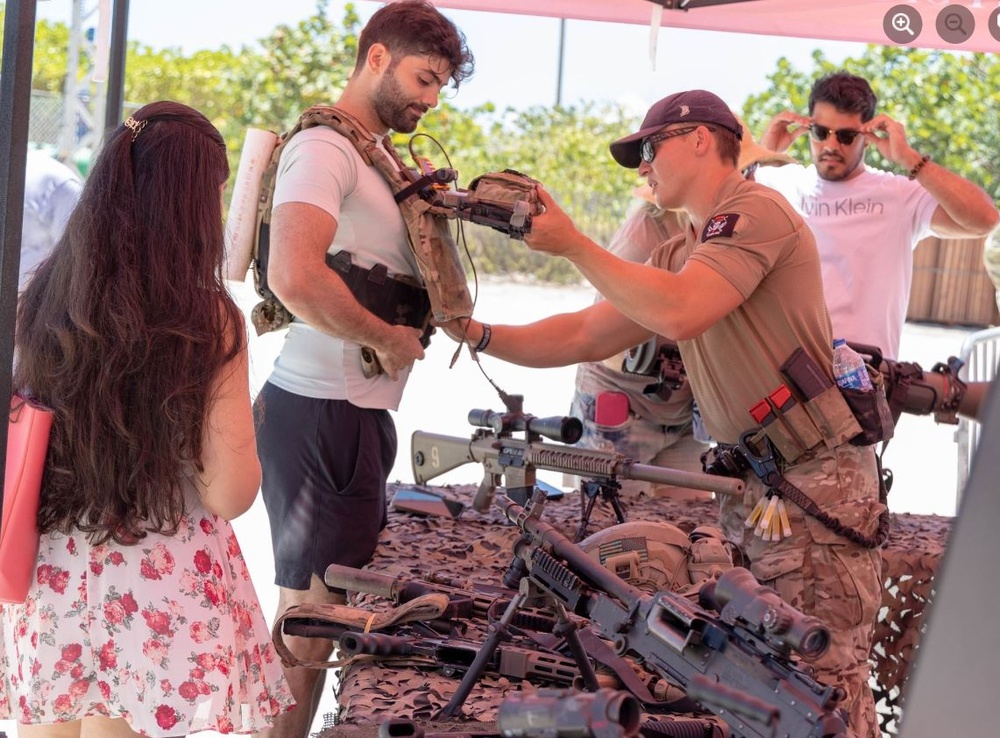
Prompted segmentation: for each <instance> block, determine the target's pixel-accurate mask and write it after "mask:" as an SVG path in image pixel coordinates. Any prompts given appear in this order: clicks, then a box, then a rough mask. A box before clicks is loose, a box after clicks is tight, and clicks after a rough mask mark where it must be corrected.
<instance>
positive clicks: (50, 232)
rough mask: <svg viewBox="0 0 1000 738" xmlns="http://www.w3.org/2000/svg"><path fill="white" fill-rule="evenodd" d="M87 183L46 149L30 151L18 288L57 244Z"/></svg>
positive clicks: (25, 188)
mask: <svg viewBox="0 0 1000 738" xmlns="http://www.w3.org/2000/svg"><path fill="white" fill-rule="evenodd" d="M82 189H83V184H82V183H81V182H80V178H79V177H78V176H77V174H76V172H74V171H73V170H72V169H70V168H69V167H67V166H66V165H65V164H61V163H60V162H58V161H56V160H55V159H53V158H52V157H51V156H49V155H48V154H46V153H44V152H42V151H29V152H28V158H27V167H26V169H25V172H24V220H23V221H22V225H21V267H20V270H19V272H18V276H17V289H18V291H21V290H23V289H24V288H25V287H26V286H27V284H28V277H30V276H31V275H32V274H34V272H35V269H36V268H37V267H38V265H39V264H41V263H42V262H43V261H44V260H45V259H47V258H48V256H49V254H51V253H52V249H53V248H55V245H56V242H57V241H59V238H60V237H61V236H62V233H63V230H64V229H65V228H66V221H68V220H69V216H70V213H72V212H73V208H74V207H76V202H77V200H79V199H80V191H81V190H82Z"/></svg>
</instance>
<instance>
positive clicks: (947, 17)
mask: <svg viewBox="0 0 1000 738" xmlns="http://www.w3.org/2000/svg"><path fill="white" fill-rule="evenodd" d="M934 26H935V28H936V29H937V32H938V35H939V36H940V37H941V40H942V41H947V42H948V43H949V44H961V43H965V42H966V41H968V40H969V39H970V38H972V32H973V31H975V30H976V18H975V16H974V15H972V11H971V10H969V9H968V8H967V7H965V6H964V5H948V6H946V7H944V8H942V9H941V12H940V13H938V16H937V21H936V22H935V23H934Z"/></svg>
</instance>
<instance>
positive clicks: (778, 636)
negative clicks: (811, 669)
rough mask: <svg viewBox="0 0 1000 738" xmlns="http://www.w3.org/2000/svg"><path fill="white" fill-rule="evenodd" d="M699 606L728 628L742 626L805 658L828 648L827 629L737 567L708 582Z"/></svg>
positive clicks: (821, 623) (703, 589)
mask: <svg viewBox="0 0 1000 738" xmlns="http://www.w3.org/2000/svg"><path fill="white" fill-rule="evenodd" d="M699 599H700V601H701V605H702V606H703V607H706V608H710V609H712V610H715V611H716V612H718V613H719V616H720V617H721V618H722V620H723V621H724V622H726V623H729V624H730V625H742V626H743V627H745V628H748V629H749V630H750V631H752V632H754V633H756V634H757V635H758V636H759V637H761V638H763V639H765V640H767V641H768V642H770V643H773V644H774V645H776V646H778V647H781V648H784V649H792V650H794V651H797V652H798V653H800V654H802V656H804V657H805V658H807V659H813V658H816V657H818V656H822V655H823V654H824V653H826V650H827V649H828V648H829V647H830V630H829V628H827V627H826V625H825V624H824V623H823V621H821V620H820V619H819V618H814V617H811V616H809V615H805V614H803V613H802V612H800V611H799V610H796V609H795V608H794V607H792V606H791V605H789V604H788V603H787V602H785V601H784V600H783V599H781V596H780V595H779V594H778V593H777V592H776V591H774V590H773V589H771V588H770V587H765V586H764V585H762V584H761V583H760V582H758V581H757V579H756V578H754V575H753V574H751V573H750V572H749V571H748V570H747V569H743V568H740V567H736V568H733V569H729V570H728V571H726V572H724V573H723V574H722V575H721V576H720V577H719V578H718V579H717V580H715V581H712V582H708V583H707V584H706V585H705V586H704V587H702V589H701V592H700V593H699Z"/></svg>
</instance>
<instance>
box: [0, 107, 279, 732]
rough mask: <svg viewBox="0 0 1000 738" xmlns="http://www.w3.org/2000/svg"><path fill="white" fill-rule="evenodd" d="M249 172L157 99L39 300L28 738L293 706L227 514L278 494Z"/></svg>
mask: <svg viewBox="0 0 1000 738" xmlns="http://www.w3.org/2000/svg"><path fill="white" fill-rule="evenodd" d="M228 177H229V165H228V162H227V158H226V148H225V142H224V141H223V139H222V136H221V135H220V134H219V132H218V131H217V130H216V128H215V127H214V126H213V125H212V124H211V123H210V122H209V121H208V120H207V119H206V118H205V117H204V116H203V115H201V114H200V113H199V112H197V111H196V110H193V109H192V108H189V107H187V106H186V105H181V104H179V103H175V102H156V103H152V104H150V105H146V106H145V107H143V108H141V109H140V110H138V111H137V112H136V113H135V114H134V115H133V116H131V117H130V118H129V119H128V120H127V121H126V122H125V123H124V124H122V125H121V126H119V127H118V128H117V129H116V130H115V131H113V132H112V133H110V134H109V136H108V140H107V141H106V143H105V145H104V147H103V149H102V151H101V154H100V156H99V158H98V160H97V162H96V164H95V166H94V168H93V170H92V172H91V174H90V176H89V178H88V180H87V182H86V184H85V186H84V189H83V192H82V194H81V198H80V201H79V204H78V205H77V207H76V209H75V211H74V212H73V214H72V216H71V217H70V220H69V222H68V224H67V228H66V232H65V234H64V235H63V237H62V239H61V240H60V241H59V243H58V245H57V246H56V248H55V250H54V251H53V253H52V255H51V257H50V258H48V259H47V260H46V261H45V262H43V263H42V264H41V265H40V267H39V268H38V271H37V272H36V273H35V276H34V278H33V279H32V280H31V282H30V283H29V285H28V287H27V288H26V290H25V292H24V293H23V295H22V297H21V302H20V304H19V307H18V322H17V331H16V339H15V341H16V355H17V358H16V366H15V371H14V381H13V385H14V389H15V391H18V392H21V393H23V394H26V395H29V396H31V397H33V398H34V399H35V400H37V401H38V402H40V403H41V404H43V405H46V406H47V407H49V408H51V409H52V410H53V412H54V421H53V427H52V434H51V440H50V445H49V451H48V457H47V460H46V469H45V475H44V478H43V483H42V493H41V504H40V509H39V515H38V524H39V530H40V531H41V545H40V550H39V553H38V563H37V568H36V576H35V580H34V583H33V584H32V588H31V590H30V592H29V594H28V599H27V601H26V602H25V603H24V604H23V605H6V606H4V607H3V608H2V611H0V621H2V626H3V641H2V642H0V656H2V661H0V669H2V673H0V718H3V719H14V720H17V721H18V723H19V726H18V734H19V735H20V736H21V738H31V737H32V736H80V735H83V736H91V735H94V736H96V735H101V736H119V735H120V736H128V735H135V734H142V735H149V736H178V735H185V734H187V733H190V732H195V731H199V730H215V731H218V732H221V733H229V732H239V733H247V732H254V731H257V730H259V729H261V728H264V727H267V726H268V725H270V723H271V721H272V719H273V718H274V717H275V716H276V715H277V714H279V713H280V712H282V711H284V710H285V709H287V707H288V706H289V705H290V704H291V697H290V695H289V692H288V690H287V687H286V685H285V682H284V679H283V677H282V673H281V668H280V665H279V663H278V661H277V658H276V655H275V652H274V648H273V645H272V644H271V641H270V637H269V632H268V628H267V625H266V623H265V621H264V617H263V615H262V613H261V609H260V604H259V602H258V600H257V596H256V593H255V592H254V589H253V585H252V583H251V581H250V577H249V575H248V573H247V569H246V565H245V563H244V560H243V557H242V554H241V552H240V549H239V545H238V544H237V542H236V538H235V536H234V534H233V530H232V528H231V526H230V524H229V522H228V521H229V520H231V519H233V518H235V517H237V516H238V515H240V514H242V513H243V512H245V511H246V510H247V509H248V508H249V507H250V505H251V504H252V502H253V500H254V498H255V496H256V494H257V489H258V487H259V484H260V465H259V463H258V461H257V455H256V446H255V441H254V432H253V421H252V417H251V411H250V395H249V382H248V365H247V343H246V335H245V330H244V326H243V320H242V316H241V313H240V311H239V309H238V307H237V306H236V305H235V304H234V303H233V302H232V300H231V299H230V298H229V296H228V295H227V293H226V290H225V286H224V283H223V281H222V276H221V262H222V258H223V252H224V249H223V228H222V189H223V188H224V187H225V183H226V180H227V179H228Z"/></svg>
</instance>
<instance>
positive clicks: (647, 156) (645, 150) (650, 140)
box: [639, 126, 698, 164]
mask: <svg viewBox="0 0 1000 738" xmlns="http://www.w3.org/2000/svg"><path fill="white" fill-rule="evenodd" d="M697 128H698V126H688V127H687V128H675V129H674V130H672V131H664V132H663V133H654V134H653V135H652V136H646V138H644V139H642V143H640V144H639V158H640V159H642V160H643V161H644V162H646V163H647V164H652V163H653V157H654V156H656V148H655V145H656V144H658V143H660V141H666V140H667V139H668V138H674V137H675V136H685V135H687V134H688V133H691V131H694V130H697Z"/></svg>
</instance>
